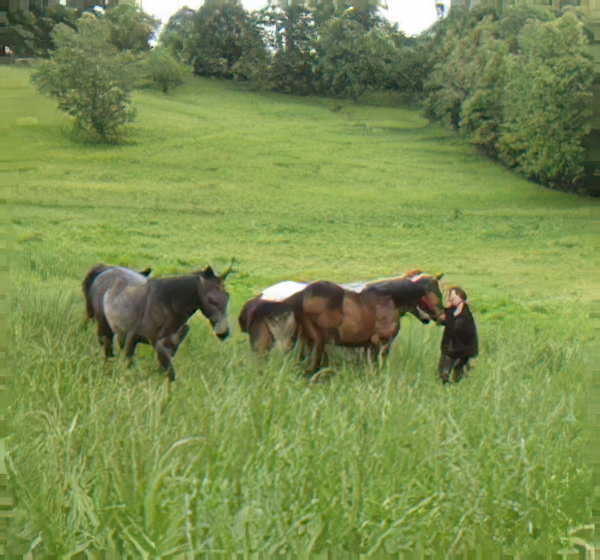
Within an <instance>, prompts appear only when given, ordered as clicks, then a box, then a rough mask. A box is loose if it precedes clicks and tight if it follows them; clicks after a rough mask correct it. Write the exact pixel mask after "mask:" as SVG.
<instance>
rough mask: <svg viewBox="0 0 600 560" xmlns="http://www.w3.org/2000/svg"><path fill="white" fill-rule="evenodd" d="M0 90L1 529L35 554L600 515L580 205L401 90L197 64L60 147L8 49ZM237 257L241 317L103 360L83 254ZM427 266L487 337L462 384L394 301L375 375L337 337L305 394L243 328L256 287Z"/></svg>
mask: <svg viewBox="0 0 600 560" xmlns="http://www.w3.org/2000/svg"><path fill="white" fill-rule="evenodd" d="M0 84H2V86H4V87H3V88H0V106H1V107H2V111H3V112H4V116H3V120H2V126H3V129H2V135H1V136H2V139H1V140H0V148H3V150H4V149H6V150H9V152H8V153H12V154H15V153H17V150H18V153H17V158H16V159H15V158H13V159H12V161H11V159H10V158H7V157H6V153H7V152H6V151H4V152H3V155H2V156H0V163H1V164H2V165H4V166H6V167H7V168H9V169H13V170H14V174H15V176H18V186H16V187H15V188H14V189H13V191H12V199H11V200H12V213H13V224H14V229H13V235H14V239H15V244H14V245H15V251H14V259H13V283H14V285H15V286H16V288H15V294H14V299H13V310H14V329H13V332H14V347H13V355H14V361H15V370H14V371H15V375H14V391H15V401H14V404H13V406H12V408H11V411H10V412H11V418H12V421H13V426H14V430H15V434H14V436H13V437H12V440H11V442H10V443H11V447H12V451H11V456H10V468H11V469H12V473H13V476H14V479H15V481H16V483H17V484H18V487H19V499H20V504H21V508H22V511H23V517H19V518H18V520H17V524H18V523H22V525H21V526H20V528H21V529H22V527H23V524H24V521H22V520H24V519H29V521H30V525H29V526H28V527H29V528H28V529H27V530H28V531H30V532H31V534H32V535H33V536H32V538H34V537H35V536H36V535H37V532H39V531H40V530H42V529H43V531H44V533H43V535H44V543H45V546H46V547H47V548H48V550H50V551H54V552H59V553H61V554H64V553H67V552H69V551H74V550H77V549H78V547H81V546H84V545H85V544H86V543H90V546H95V547H97V548H103V547H113V548H117V549H120V550H121V551H134V550H138V551H139V549H138V548H137V547H141V548H142V549H143V550H145V551H146V552H148V553H149V554H153V555H155V554H158V553H164V552H167V551H169V550H171V551H173V550H184V549H186V548H188V549H189V548H192V549H195V550H207V549H227V550H237V551H243V550H259V551H266V552H271V553H274V552H281V551H286V550H291V551H295V552H297V553H303V552H306V551H307V550H309V549H310V550H313V551H316V550H320V549H322V548H324V547H327V546H331V547H334V548H335V547H345V549H347V550H350V551H362V552H369V551H375V550H379V551H381V550H387V551H388V552H393V551H397V550H404V549H411V548H413V547H414V546H415V543H422V544H423V546H429V545H432V546H441V547H442V548H444V549H446V550H448V549H449V548H453V550H460V548H461V547H462V546H466V545H468V544H469V543H472V542H474V540H477V539H481V538H484V537H487V538H493V539H495V541H496V542H498V543H502V544H503V545H505V546H509V547H510V546H512V547H513V549H515V550H526V549H528V548H529V549H530V548H532V547H535V546H537V545H540V546H541V545H542V544H547V543H548V542H551V541H552V542H556V541H557V539H559V538H560V537H562V536H564V535H565V534H566V533H567V530H568V529H569V527H570V526H573V525H576V524H581V523H585V522H587V521H589V517H588V516H589V509H588V507H587V505H586V496H587V492H588V486H587V483H588V481H589V472H588V471H587V469H586V468H585V463H584V458H583V454H582V449H583V445H584V440H583V437H582V420H583V418H582V411H583V398H584V397H585V394H584V389H583V387H584V386H585V385H584V384H585V382H586V379H587V377H586V376H587V374H586V371H587V369H588V363H589V362H588V356H587V354H588V351H589V348H590V340H591V331H590V329H589V327H588V326H587V322H586V319H587V314H588V306H589V302H590V300H591V299H592V296H593V292H592V290H593V289H594V288H595V285H596V278H595V276H594V263H593V256H594V250H595V246H594V243H595V237H594V235H593V231H592V227H593V224H594V221H595V220H597V219H598V215H599V206H598V202H597V201H593V200H588V199H582V198H579V197H576V196H572V195H567V194H564V193H559V192H551V191H548V190H545V189H543V188H541V187H538V186H536V185H533V184H531V183H528V182H526V181H524V180H523V179H521V178H519V177H517V176H516V175H514V174H513V173H511V172H509V171H507V170H505V169H503V168H502V167H500V166H498V165H495V164H493V163H490V162H489V161H487V160H485V159H483V158H481V157H480V156H478V155H477V154H476V153H475V152H474V151H473V150H472V149H471V148H470V147H469V146H467V145H465V144H464V143H463V142H461V141H460V140H457V139H456V138H454V137H453V136H451V135H449V134H448V133H447V132H445V131H444V130H442V129H441V128H438V127H437V126H429V125H428V124H427V122H426V121H425V120H423V119H421V118H420V117H419V116H418V113H416V112H414V111H408V110H400V109H386V108H374V107H361V106H355V105H353V104H351V103H344V104H343V107H342V109H341V110H337V111H334V110H332V109H333V108H334V107H333V105H332V104H331V102H330V101H327V100H321V99H311V98H295V97H289V96H281V95H273V94H257V93H250V92H245V91H242V90H240V89H237V88H236V87H234V86H232V85H231V84H228V83H221V82H216V81H210V80H199V79H195V80H193V81H191V82H190V83H189V84H188V85H186V86H185V87H184V88H182V89H180V90H177V91H176V92H173V93H172V94H171V93H170V94H169V95H168V96H165V95H162V94H155V93H148V92H139V93H137V94H136V98H135V103H136V106H137V109H138V121H137V124H136V125H135V126H134V127H133V128H132V130H131V135H130V138H129V140H128V142H127V143H126V144H125V145H122V146H116V147H115V146H111V147H106V146H94V145H81V144H76V143H74V142H72V141H71V140H70V139H69V137H68V134H66V133H65V120H64V117H62V116H61V115H59V113H58V112H57V111H56V109H55V106H54V104H53V102H52V101H50V100H47V99H44V98H42V97H40V96H38V95H37V94H36V93H35V92H34V91H33V90H32V89H31V88H29V87H28V86H27V73H26V71H24V70H17V69H11V68H0ZM232 256H235V257H236V258H237V261H238V265H237V268H238V273H237V274H235V275H232V276H231V277H230V280H229V281H228V287H229V290H230V292H231V295H232V300H231V305H230V310H231V318H230V321H231V323H232V325H233V329H234V336H233V337H232V339H230V340H228V341H227V342H225V343H223V344H220V343H219V342H218V341H217V340H216V339H215V338H214V337H212V335H211V334H210V332H209V328H208V326H207V324H206V321H205V320H204V319H202V318H194V319H193V321H192V332H191V336H190V337H189V339H188V340H187V341H186V342H185V343H184V345H183V346H182V348H181V351H180V353H179V354H178V355H177V359H176V363H177V367H178V372H179V381H178V383H177V385H176V386H175V388H174V389H173V390H172V391H171V392H167V391H166V390H165V389H164V388H161V387H160V376H159V375H158V373H156V366H155V362H154V361H153V357H152V356H151V355H150V352H149V351H148V349H143V348H141V349H140V350H139V351H138V355H139V359H138V361H137V362H136V366H135V367H134V368H133V369H132V370H129V371H127V370H125V369H124V368H123V365H122V363H121V362H120V361H118V360H115V361H110V362H107V363H104V362H103V360H102V359H101V357H100V349H99V348H98V347H97V345H96V342H95V340H94V336H93V332H92V330H91V329H89V328H85V327H84V325H83V304H82V299H81V295H80V291H79V290H80V288H79V284H80V281H81V279H82V277H83V275H84V274H85V272H86V270H87V269H88V268H89V266H91V265H92V264H94V263H96V262H98V261H105V262H110V263H121V264H126V265H130V266H133V267H142V268H145V267H146V266H152V267H153V269H154V271H155V274H158V275H160V274H166V273H174V272H183V271H188V270H190V269H191V268H193V267H198V266H200V265H203V264H206V263H209V262H210V263H212V264H213V265H215V266H216V267H217V268H221V269H222V268H223V267H224V266H225V265H226V264H227V262H228V261H229V259H230V257H232ZM416 267H421V268H423V269H425V270H426V271H430V272H432V273H438V272H445V273H446V277H445V282H446V286H450V285H453V284H460V285H462V286H463V287H464V288H465V289H466V290H467V292H468V293H469V299H470V300H471V303H472V309H473V311H474V313H475V317H476V320H477V321H478V326H479V330H480V336H481V347H482V351H481V356H480V358H478V360H477V367H476V369H475V370H474V371H473V372H472V374H471V376H470V377H469V378H468V379H466V380H465V381H464V382H462V383H461V384H460V385H457V386H456V387H451V388H449V389H443V388H441V387H440V386H438V385H437V384H436V382H435V367H436V361H437V357H438V345H439V337H440V335H441V332H440V331H439V329H436V327H434V326H429V327H427V328H425V327H422V326H421V325H419V324H418V323H416V321H414V320H412V319H410V318H407V319H404V320H403V327H402V332H401V335H400V339H399V340H398V341H397V343H396V344H395V346H394V349H393V351H392V354H391V357H390V361H389V363H388V365H387V366H386V368H385V370H384V371H383V372H381V373H376V372H373V371H371V370H369V369H368V368H365V367H364V366H363V365H361V364H359V363H358V362H357V360H356V359H355V358H354V357H353V355H352V353H344V352H341V351H337V352H332V364H333V370H334V371H335V372H336V373H337V374H336V375H334V376H333V377H332V379H331V380H330V381H329V382H328V383H325V384H323V385H320V386H317V387H313V388H312V389H310V390H307V389H306V386H305V385H304V384H303V383H302V382H301V381H299V380H298V379H297V374H298V372H299V369H298V367H296V366H295V365H294V364H295V362H294V360H293V359H290V360H288V359H287V358H285V357H283V356H281V355H279V354H278V353H275V354H274V356H273V357H272V358H271V359H270V360H269V361H268V362H267V363H263V362H261V361H260V360H258V359H257V358H256V357H255V356H253V355H251V353H250V351H249V349H248V347H247V342H246V341H245V340H244V338H243V337H242V336H241V334H240V333H239V331H237V325H236V316H237V311H238V310H239V308H240V307H241V305H242V303H243V301H244V300H245V298H247V297H249V296H251V295H252V294H253V293H255V292H256V291H258V290H260V289H261V288H263V287H265V286H266V285H268V284H270V283H274V282H276V281H279V280H283V279H305V280H310V279H316V278H325V279H330V280H344V281H350V280H360V279H370V278H376V277H379V276H383V275H389V274H395V273H400V272H403V271H406V270H408V269H412V268H416ZM40 465H43V469H42V470H41V471H40V468H39V466H40ZM23 534H25V533H23ZM18 544H19V543H18V542H16V541H15V543H13V545H14V546H18Z"/></svg>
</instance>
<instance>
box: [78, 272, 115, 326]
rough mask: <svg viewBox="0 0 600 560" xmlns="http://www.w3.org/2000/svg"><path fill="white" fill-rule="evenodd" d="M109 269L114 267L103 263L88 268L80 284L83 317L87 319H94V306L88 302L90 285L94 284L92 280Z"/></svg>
mask: <svg viewBox="0 0 600 560" xmlns="http://www.w3.org/2000/svg"><path fill="white" fill-rule="evenodd" d="M111 268H114V266H111V265H108V264H104V263H99V264H95V265H94V266H92V268H90V270H89V271H88V273H87V274H86V275H85V278H84V279H83V282H82V283H81V289H82V290H83V296H84V298H85V315H86V317H87V318H88V319H93V318H94V306H93V305H92V302H91V301H90V289H91V287H92V284H93V283H94V280H96V278H97V277H98V276H100V274H102V273H103V272H104V271H105V270H109V269H111Z"/></svg>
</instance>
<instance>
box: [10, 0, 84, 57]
mask: <svg viewBox="0 0 600 560" xmlns="http://www.w3.org/2000/svg"><path fill="white" fill-rule="evenodd" d="M78 17H79V12H78V11H77V10H73V9H71V8H67V7H65V6H61V5H60V4H58V5H56V6H51V7H48V8H38V7H36V6H32V7H31V10H29V11H22V10H17V11H15V12H8V21H9V23H10V24H11V26H12V28H13V29H15V30H16V31H17V33H16V36H15V38H14V42H12V43H11V47H12V49H13V50H14V51H15V54H16V55H17V56H19V57H32V56H43V57H47V56H48V55H49V53H50V51H52V50H54V48H55V45H54V41H53V39H52V30H53V29H54V27H55V26H56V25H58V24H59V23H63V24H65V25H68V26H69V27H72V28H73V29H75V27H76V23H75V22H76V20H77V18H78Z"/></svg>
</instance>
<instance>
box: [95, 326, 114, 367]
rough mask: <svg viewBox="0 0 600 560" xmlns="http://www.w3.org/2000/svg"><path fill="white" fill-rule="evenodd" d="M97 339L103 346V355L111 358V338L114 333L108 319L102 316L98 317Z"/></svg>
mask: <svg viewBox="0 0 600 560" xmlns="http://www.w3.org/2000/svg"><path fill="white" fill-rule="evenodd" d="M97 334H98V341H99V342H100V344H101V345H102V347H103V348H104V356H105V357H106V358H111V357H112V356H113V348H112V340H113V336H114V333H113V332H112V330H111V328H110V325H109V324H108V321H107V320H106V319H105V318H104V317H98V329H97Z"/></svg>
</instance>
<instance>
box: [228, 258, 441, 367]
mask: <svg viewBox="0 0 600 560" xmlns="http://www.w3.org/2000/svg"><path fill="white" fill-rule="evenodd" d="M442 276H443V275H439V276H438V277H437V278H435V282H433V281H432V284H435V285H434V286H432V288H433V290H434V292H435V291H436V290H437V293H436V296H435V297H436V298H437V302H438V303H437V305H434V306H433V307H431V306H430V305H429V303H428V301H429V300H428V298H425V297H424V298H421V299H420V300H419V301H418V302H417V303H416V305H414V306H412V303H411V302H409V305H404V306H403V309H402V310H400V309H398V312H397V315H398V317H397V319H394V317H393V316H394V314H395V313H396V310H395V308H394V311H393V312H391V313H392V318H391V320H392V323H397V329H399V322H398V321H399V318H400V317H401V316H402V315H404V314H405V313H406V312H410V313H412V314H413V315H415V317H416V318H417V319H419V321H421V322H422V323H424V324H427V323H428V322H429V321H430V319H431V318H432V316H433V317H435V316H436V315H437V314H438V312H439V310H438V311H434V310H433V308H439V306H440V305H441V303H440V302H441V293H439V284H438V281H439V279H440V278H441V277H442ZM409 278H411V279H415V280H414V282H412V283H411V284H406V282H405V284H404V286H405V288H404V290H402V289H400V291H401V292H402V291H404V292H406V286H412V287H413V289H414V288H415V286H416V285H420V284H422V283H423V282H424V281H425V279H426V278H431V279H432V280H433V277H431V276H428V275H424V274H423V273H422V272H421V271H420V270H413V271H411V272H409V273H407V274H405V275H404V276H401V277H397V278H391V279H388V280H382V281H379V282H370V283H368V282H361V283H352V284H340V285H337V284H335V285H334V286H338V288H341V289H342V290H343V291H344V293H345V292H352V293H355V294H357V296H358V297H359V300H360V299H361V298H360V296H361V294H362V295H365V296H366V295H368V294H370V296H369V297H367V299H366V300H365V299H364V298H363V300H364V301H363V300H361V301H363V304H361V305H363V306H364V304H365V303H367V300H370V301H374V297H373V296H374V292H378V291H379V292H380V291H381V290H382V289H384V287H385V284H384V283H385V282H392V283H393V286H394V287H396V291H398V287H399V286H400V285H401V282H402V281H403V280H407V279H409ZM307 286H309V283H307V282H293V281H285V282H280V283H279V284H275V285H273V286H270V287H269V288H267V289H265V290H264V291H263V292H262V293H261V294H259V295H258V296H256V297H254V298H252V299H250V300H249V301H247V302H246V303H245V304H244V306H243V307H242V310H241V312H240V315H239V318H238V322H239V325H240V328H241V330H242V332H244V333H248V336H249V340H250V347H251V348H252V349H253V350H256V351H258V352H260V353H262V354H266V353H268V352H269V351H270V350H271V348H272V347H273V346H274V345H275V344H276V343H280V344H281V345H282V346H283V347H284V349H290V348H291V347H292V346H293V345H294V344H295V343H296V341H297V339H298V337H300V338H302V341H301V343H302V344H303V345H307V346H310V345H311V340H307V339H306V337H304V336H303V333H302V328H301V325H300V324H299V323H298V322H297V321H296V316H295V314H294V311H293V309H292V306H291V301H286V300H287V299H288V298H290V297H291V296H293V295H294V294H298V293H300V292H302V291H303V290H304V289H306V288H307ZM436 286H437V287H436ZM384 291H385V290H384ZM352 298H353V296H352V295H349V300H350V299H352ZM376 299H377V298H376ZM378 299H379V303H378V304H377V305H376V309H377V310H378V314H379V319H378V324H377V325H376V326H377V329H381V328H383V323H384V322H385V321H384V320H383V319H382V317H383V315H384V314H385V312H384V310H383V309H382V308H381V304H382V303H383V300H382V299H381V298H378ZM397 299H398V298H397ZM388 303H389V302H388ZM400 303H402V302H400ZM367 307H368V305H367ZM426 309H428V310H429V313H428V312H427V311H426ZM373 326H375V324H373ZM397 329H396V335H397V332H398V330H397ZM394 337H395V335H394ZM394 337H392V339H391V340H390V341H389V343H386V344H359V345H357V346H359V347H361V348H363V349H364V350H365V351H371V352H374V351H375V352H377V353H379V352H380V351H382V354H383V357H385V355H387V353H388V351H389V346H390V344H391V341H392V340H393V338H394ZM384 338H385V337H384ZM353 346H354V345H353Z"/></svg>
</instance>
